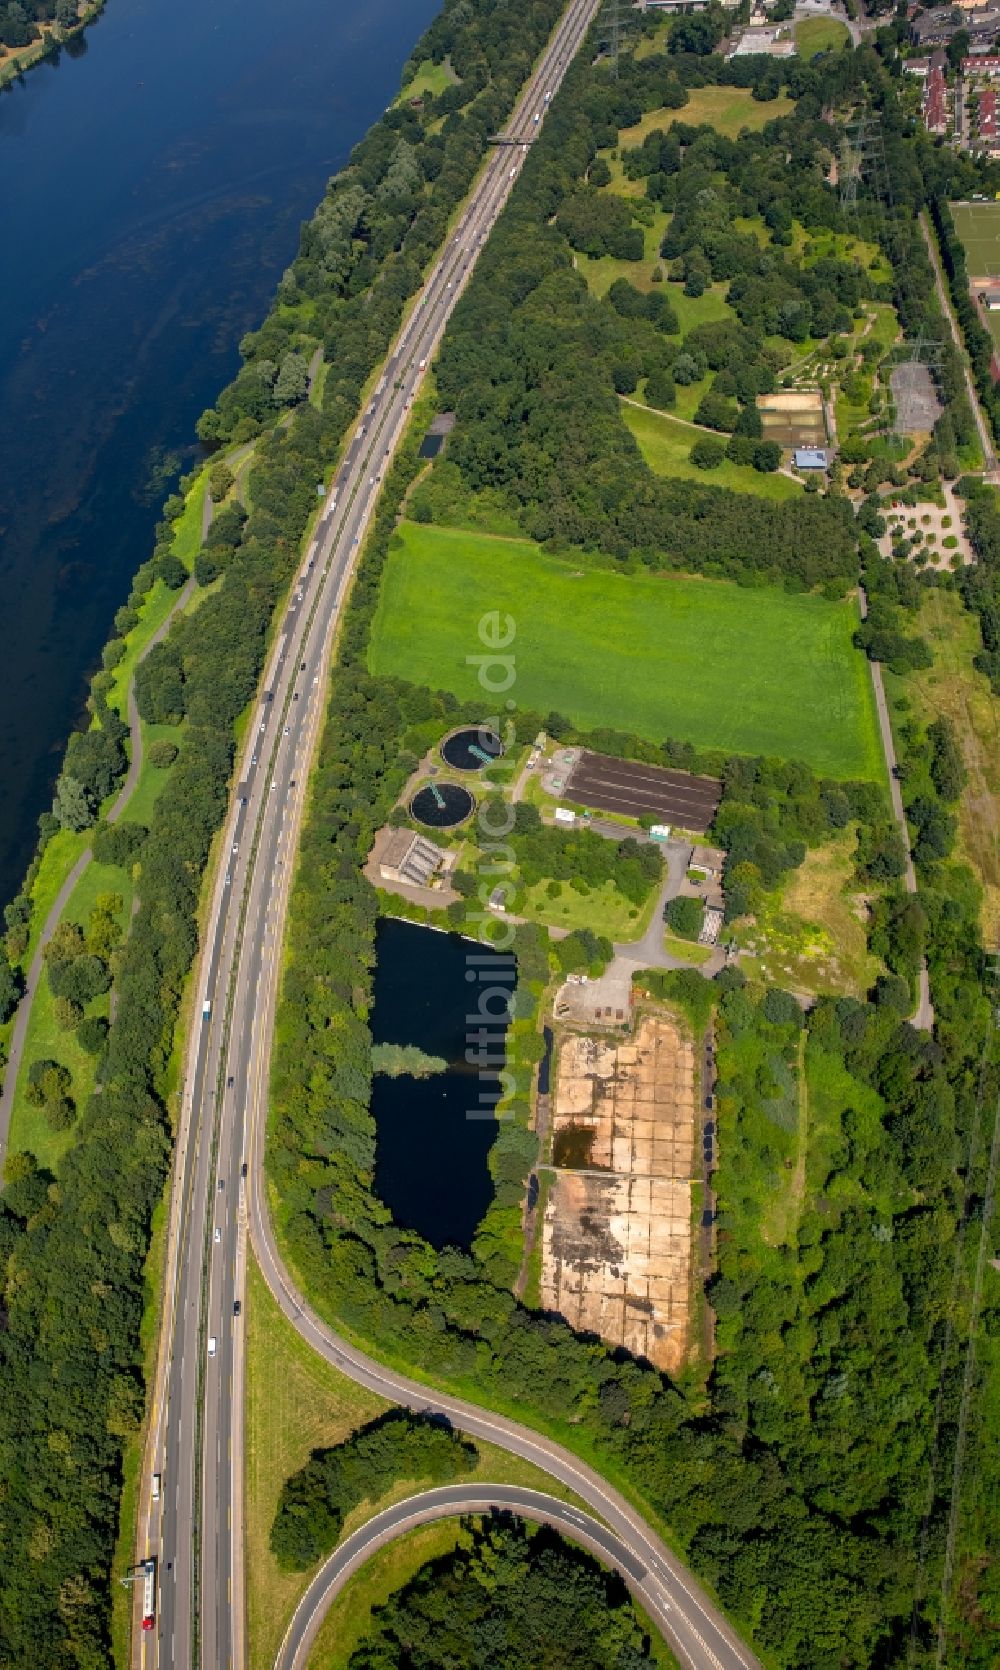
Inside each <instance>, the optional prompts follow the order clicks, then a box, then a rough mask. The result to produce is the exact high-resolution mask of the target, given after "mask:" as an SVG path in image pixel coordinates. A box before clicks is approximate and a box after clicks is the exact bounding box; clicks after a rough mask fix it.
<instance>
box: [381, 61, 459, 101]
mask: <svg viewBox="0 0 1000 1670" xmlns="http://www.w3.org/2000/svg"><path fill="white" fill-rule="evenodd" d="M457 80H458V76H457V75H456V74H455V71H454V70H453V69H452V67H451V64H450V63H449V62H448V60H447V59H445V61H444V63H442V64H435V63H434V62H433V60H432V59H430V58H425V59H424V61H423V63H422V64H418V65H417V71H416V74H415V75H414V77H413V80H412V81H408V82H407V83H406V86H405V87H404V88H403V90H402V92H401V93H400V95H399V98H398V99H397V100H396V103H397V104H405V103H406V102H407V101H408V100H409V99H419V98H424V97H427V96H428V95H429V96H430V97H431V98H437V96H438V94H439V93H443V92H444V90H445V88H446V87H454V85H455V83H456V82H457Z"/></svg>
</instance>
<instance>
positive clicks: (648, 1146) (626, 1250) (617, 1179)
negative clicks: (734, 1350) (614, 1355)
mask: <svg viewBox="0 0 1000 1670" xmlns="http://www.w3.org/2000/svg"><path fill="white" fill-rule="evenodd" d="M694 1112H695V1068H694V1048H693V1046H692V1044H691V1043H690V1041H689V1040H688V1039H687V1038H685V1037H684V1036H683V1034H682V1033H681V1031H680V1029H679V1027H678V1026H677V1025H676V1024H675V1023H674V1022H673V1021H672V1020H671V1019H670V1018H669V1017H668V1016H665V1015H655V1016H654V1015H647V1016H645V1017H644V1018H643V1019H642V1020H641V1021H640V1023H639V1027H638V1030H637V1032H636V1035H635V1037H634V1039H630V1040H629V1041H628V1042H625V1043H621V1044H613V1043H609V1042H606V1041H604V1040H603V1039H599V1038H590V1037H583V1036H580V1035H577V1034H570V1035H567V1036H564V1038H563V1039H562V1042H561V1046H560V1050H559V1063H558V1070H557V1075H556V1085H555V1095H554V1098H553V1115H552V1128H553V1133H554V1148H553V1152H554V1154H555V1156H556V1157H557V1160H558V1159H559V1158H560V1157H562V1156H564V1155H565V1156H566V1157H570V1156H572V1158H574V1159H577V1164H578V1165H580V1164H581V1163H582V1165H584V1166H585V1167H586V1170H571V1169H562V1168H560V1169H557V1171H556V1174H555V1177H554V1179H553V1185H552V1188H551V1189H550V1191H549V1196H548V1201H547V1203H546V1209H545V1225H544V1232H543V1242H542V1284H541V1299H542V1304H543V1306H544V1307H545V1308H546V1309H547V1310H553V1311H558V1312H559V1313H560V1314H561V1315H562V1316H564V1317H565V1318H566V1320H567V1321H568V1322H569V1323H571V1324H572V1326H573V1327H574V1328H576V1329H578V1330H579V1331H580V1332H582V1333H594V1334H599V1335H600V1336H601V1338H602V1339H605V1340H607V1341H609V1342H610V1343H611V1344H614V1345H623V1346H625V1348H626V1349H627V1350H628V1351H631V1352H632V1353H633V1354H634V1355H635V1356H637V1357H646V1358H648V1359H649V1361H650V1362H652V1363H655V1364H656V1365H657V1367H658V1368H662V1369H666V1370H667V1371H675V1370H676V1369H678V1368H679V1367H680V1365H681V1363H682V1362H683V1360H684V1354H685V1351H686V1349H687V1334H688V1306H689V1288H690V1279H691V1176H692V1166H693V1160H694ZM578 1156H579V1158H577V1157H578ZM584 1156H586V1158H584Z"/></svg>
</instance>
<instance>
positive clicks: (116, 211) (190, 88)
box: [0, 0, 440, 903]
mask: <svg viewBox="0 0 1000 1670" xmlns="http://www.w3.org/2000/svg"><path fill="white" fill-rule="evenodd" d="M439 4H440V0H350V3H349V4H331V3H330V0H109V3H108V6H107V10H106V12H105V13H104V16H103V17H102V18H101V20H100V22H99V23H97V24H96V25H95V26H94V27H93V28H92V29H91V30H89V31H88V33H87V35H86V37H85V43H86V44H85V47H84V49H83V51H82V55H77V56H74V57H72V58H71V57H70V56H69V55H68V54H64V55H63V56H62V58H61V60H60V61H59V62H57V63H49V64H44V65H42V66H40V67H39V68H37V69H34V70H32V71H31V73H30V74H29V75H28V76H26V77H25V79H24V81H23V82H22V83H21V84H20V85H18V86H16V87H14V88H13V89H12V90H11V91H10V92H8V93H4V94H2V95H0V248H2V258H0V585H2V600H3V651H4V654H3V661H4V666H3V697H4V700H3V702H2V703H0V776H2V780H3V785H4V793H3V798H2V802H0V903H2V902H3V900H4V899H6V898H7V897H9V895H10V894H11V893H13V892H14V891H15V890H16V887H17V884H18V882H19V881H20V877H21V873H22V871H23V868H24V865H25V863H26V861H27V859H28V857H29V856H30V853H31V849H32V847H33V846H34V842H35V833H36V831H35V820H36V818H37V816H38V813H39V812H40V811H42V810H43V809H45V808H46V807H47V806H48V805H49V804H50V803H51V792H50V791H51V783H52V779H53V776H54V774H55V771H56V769H57V767H58V762H59V757H60V755H61V753H62V749H63V745H64V743H65V739H66V734H67V732H68V730H69V729H70V727H71V725H72V724H73V723H74V721H75V720H76V718H77V717H78V715H79V714H80V711H81V702H82V698H83V696H84V695H85V693H86V683H85V680H86V675H87V674H88V673H89V671H90V670H91V669H92V668H93V666H94V665H95V663H96V660H97V657H98V655H99V652H100V649H101V646H102V644H103V643H104V640H105V639H106V638H107V637H108V635H109V631H110V627H111V621H112V617H113V615H114V612H115V610H116V608H117V607H118V605H119V604H120V603H121V602H123V601H124V599H125V596H126V595H127V593H128V589H129V581H130V579H131V577H132V575H133V573H134V572H135V570H136V569H137V568H138V566H139V564H140V563H141V562H142V561H143V560H144V558H145V557H147V556H148V555H149V552H150V548H151V534H152V529H153V525H154V523H155V521H156V518H157V513H158V506H159V504H160V502H161V501H162V498H163V494H164V491H165V488H166V486H167V485H168V483H169V479H170V475H171V468H172V466H176V465H177V464H185V465H186V464H190V463H191V462H192V459H193V457H194V450H193V447H192V442H193V439H194V423H195V420H196V418H197V417H198V416H199V414H200V413H201V411H202V410H203V408H204V407H205V406H207V405H209V404H211V402H212V400H213V399H214V397H215V395H216V394H217V393H218V391H219V389H220V388H221V387H222V386H223V384H225V383H226V382H227V381H228V380H229V378H230V377H231V376H232V375H233V373H234V372H235V370H236V368H237V364H238V356H237V344H238V343H239V340H240V337H241V336H242V335H243V333H244V332H245V331H247V330H248V329H250V328H251V327H252V326H254V325H256V324H258V323H259V322H260V320H261V318H262V317H263V315H264V313H265V312H266V310H267V306H268V302H269V299H270V297H271V294H272V292H273V290H274V286H275V284H276V282H277V280H278V278H279V277H280V276H281V273H282V271H283V270H284V268H285V266H286V265H287V264H288V262H289V261H290V260H291V258H292V256H293V255H294V253H295V249H296V244H297V241H298V231H299V225H300V223H301V221H302V220H304V219H306V218H307V217H308V216H309V214H311V212H312V210H313V208H314V207H315V205H316V203H317V202H318V200H319V198H320V196H321V195H322V191H323V186H324V183H325V181H326V179H327V177H328V175H329V174H331V173H332V172H333V171H334V169H336V168H337V167H339V166H340V165H341V164H342V163H343V162H344V160H345V158H346V156H347V153H348V152H349V150H350V148H351V146H352V144H354V143H355V141H356V140H358V139H360V138H361V136H362V134H363V133H364V131H365V129H366V128H367V127H368V126H369V125H370V124H371V122H372V121H373V120H374V119H375V118H376V117H377V116H378V114H379V112H380V111H381V110H382V109H384V107H385V106H386V105H387V104H388V103H389V101H390V100H391V99H392V98H393V97H394V95H395V93H396V91H397V89H398V86H399V72H400V69H401V68H402V65H403V63H404V61H405V59H406V57H407V56H408V54H409V51H410V49H411V47H412V46H413V44H414V42H415V41H416V39H417V37H418V35H419V34H420V33H421V31H422V30H423V29H424V28H425V27H426V25H427V24H428V23H429V22H430V20H431V18H432V17H433V16H434V15H435V13H436V12H437V11H438V9H439Z"/></svg>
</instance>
